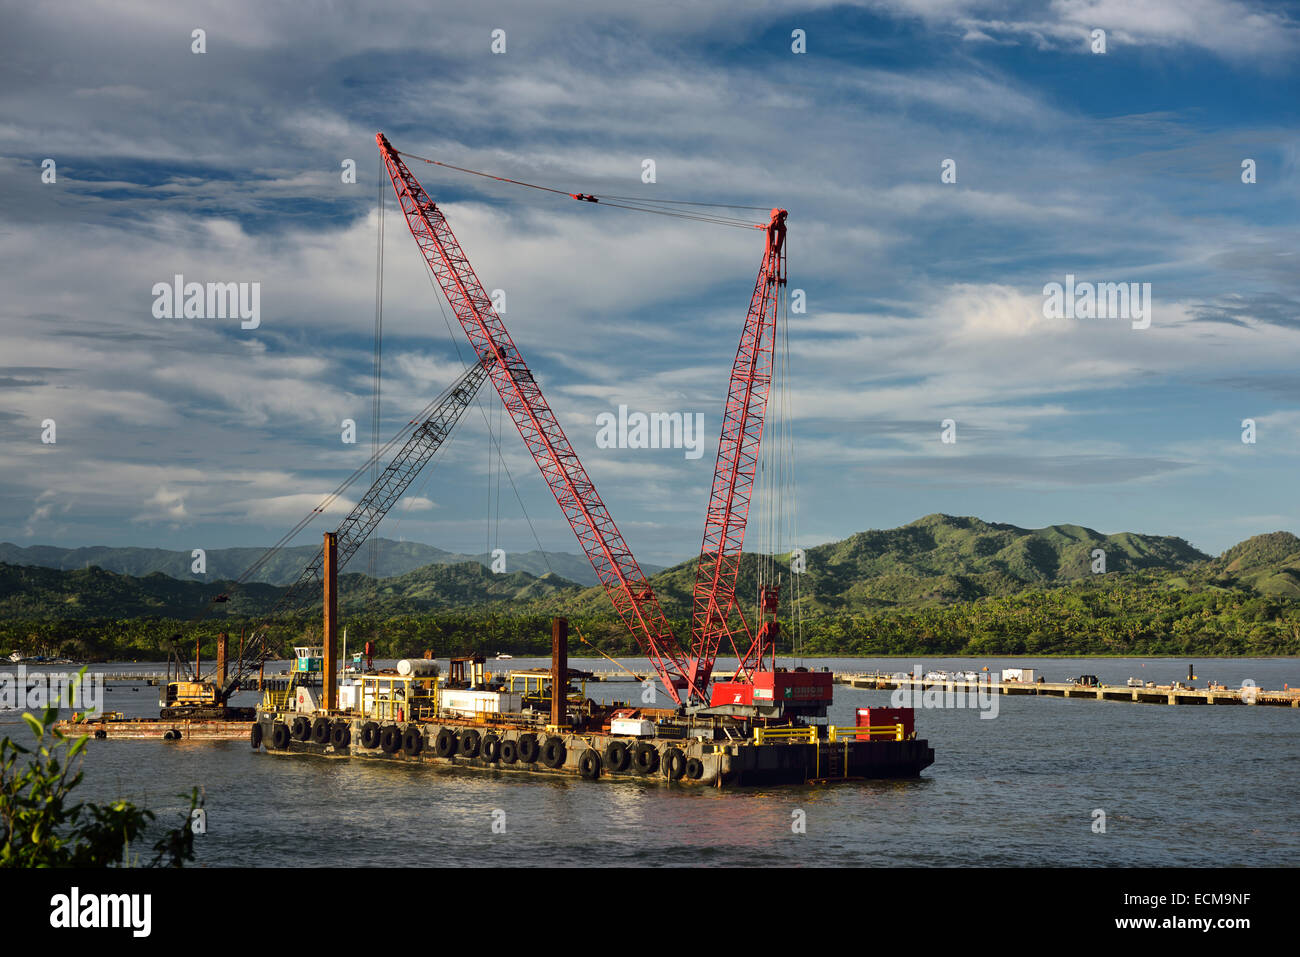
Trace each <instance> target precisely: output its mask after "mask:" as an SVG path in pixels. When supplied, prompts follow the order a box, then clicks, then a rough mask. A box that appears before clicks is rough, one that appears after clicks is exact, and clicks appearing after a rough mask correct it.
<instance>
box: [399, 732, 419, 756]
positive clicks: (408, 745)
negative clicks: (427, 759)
mask: <svg viewBox="0 0 1300 957" xmlns="http://www.w3.org/2000/svg"><path fill="white" fill-rule="evenodd" d="M402 750H403V751H405V752H406V753H407V754H409V755H410V756H411V757H415V756H416V755H417V754H419V753H420V752H421V751H423V750H424V735H423V734H421V733H420V729H419V728H417V727H416V726H415V725H413V724H408V725H407V726H406V732H405V733H404V734H403V735H402Z"/></svg>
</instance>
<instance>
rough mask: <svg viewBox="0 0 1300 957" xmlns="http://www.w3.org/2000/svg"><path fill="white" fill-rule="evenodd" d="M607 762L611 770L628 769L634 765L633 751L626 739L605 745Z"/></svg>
mask: <svg viewBox="0 0 1300 957" xmlns="http://www.w3.org/2000/svg"><path fill="white" fill-rule="evenodd" d="M605 763H606V764H608V765H609V769H610V770H611V771H626V770H627V769H628V768H630V767H631V766H632V752H631V751H629V750H628V747H627V742H626V741H611V742H609V744H607V745H605Z"/></svg>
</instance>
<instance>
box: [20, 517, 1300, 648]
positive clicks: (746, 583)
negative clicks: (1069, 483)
mask: <svg viewBox="0 0 1300 957" xmlns="http://www.w3.org/2000/svg"><path fill="white" fill-rule="evenodd" d="M1100 553H1104V555H1105V574H1098V573H1096V572H1094V567H1098V568H1099V567H1100V566H1099V565H1098V564H1097V563H1098V557H1099V555H1100ZM794 558H795V556H782V557H781V558H780V559H779V560H778V562H777V563H776V566H775V567H776V568H778V569H780V570H781V572H782V573H781V584H782V596H781V607H782V617H783V618H784V619H785V620H786V623H785V625H784V626H783V627H784V631H783V637H782V639H781V642H782V643H781V650H782V653H783V654H784V653H788V652H790V651H795V652H797V653H800V654H810V655H816V654H823V655H826V654H841V655H842V654H850V655H869V656H874V655H915V654H920V655H940V654H942V655H963V654H967V655H969V654H975V655H998V654H1001V655H1023V654H1031V655H1050V654H1064V655H1093V654H1137V655H1162V654H1176V655H1184V654H1196V655H1294V654H1300V538H1297V537H1296V536H1294V535H1292V534H1290V533H1288V532H1274V533H1271V534H1267V535H1259V536H1256V537H1254V538H1251V539H1247V540H1246V541H1244V542H1241V543H1240V544H1238V545H1235V546H1233V547H1232V548H1230V549H1228V550H1227V551H1226V552H1224V553H1223V554H1222V555H1219V556H1218V557H1211V556H1209V555H1206V554H1204V553H1202V552H1200V551H1198V550H1197V549H1195V548H1193V547H1192V546H1191V545H1189V544H1188V543H1187V542H1186V541H1184V540H1182V539H1180V538H1173V537H1167V536H1153V535H1137V534H1130V533H1126V534H1117V535H1103V534H1101V533H1099V532H1096V531H1093V530H1092V529H1088V528H1083V527H1081V526H1077V525H1053V526H1050V527H1048V528H1039V529H1026V528H1019V527H1017V526H1014V525H1002V524H994V523H989V522H984V521H981V520H979V519H976V518H960V517H953V516H948V515H928V516H926V517H925V518H922V519H918V520H917V521H915V522H911V523H909V524H907V525H904V526H902V527H901V528H894V529H885V530H878V531H867V532H861V533H859V534H856V535H852V536H850V537H848V538H846V539H844V540H842V541H838V542H831V543H828V544H825V545H818V546H816V547H812V548H808V549H805V550H804V554H803V556H802V558H803V562H804V566H805V570H804V572H803V573H802V574H800V575H799V576H797V578H794V577H792V576H791V575H790V574H789V573H788V571H787V570H786V569H788V565H787V563H788V562H789V561H790V560H792V559H794ZM305 560H306V558H305V557H304V561H305ZM769 561H770V560H769ZM758 567H759V566H758V559H757V558H756V557H755V556H752V555H746V556H745V558H744V560H743V561H742V563H741V573H740V579H739V584H738V588H737V595H738V596H739V597H740V599H741V602H742V603H743V605H744V607H745V608H746V609H747V610H748V609H750V608H752V607H753V600H754V595H755V587H756V581H757V577H756V573H757V570H758ZM294 574H295V575H296V569H295V571H294ZM694 577H695V563H694V561H691V562H684V563H682V564H680V565H676V566H674V567H672V568H669V569H665V570H663V571H660V572H658V573H657V574H655V575H653V576H652V577H651V583H652V585H653V587H654V589H655V591H656V594H657V595H658V596H659V598H660V602H661V604H662V605H663V608H664V611H665V613H666V614H667V615H668V617H669V619H670V620H671V622H672V627H673V630H674V632H675V633H676V634H677V635H678V636H679V638H681V637H682V636H683V635H687V634H689V631H690V611H691V609H690V603H691V591H692V587H693V584H694ZM283 592H284V589H283V587H281V586H278V585H274V584H269V583H265V582H253V583H249V584H246V585H243V586H236V585H235V584H234V583H232V582H229V581H223V582H207V583H203V582H199V581H194V580H182V579H178V578H173V577H170V576H167V575H164V574H161V573H158V572H154V573H151V574H147V575H142V576H135V575H129V574H123V573H119V572H113V571H108V570H105V569H102V568H97V567H90V568H79V569H74V570H59V569H53V568H43V567H36V566H31V565H12V564H5V563H0V646H9V647H10V648H14V649H20V650H22V651H23V653H26V654H44V655H67V656H71V657H76V658H79V659H83V660H84V659H93V658H101V659H102V658H115V659H134V660H140V659H144V660H157V658H158V657H159V652H160V649H162V648H165V646H166V643H167V639H168V637H169V636H170V635H172V634H174V633H181V634H182V636H183V639H184V640H185V641H186V642H190V643H192V642H193V641H194V640H195V638H198V639H199V640H201V641H202V642H203V643H204V646H205V648H207V649H208V650H207V651H206V652H205V654H208V655H210V654H211V653H212V652H211V648H212V642H213V640H214V638H215V634H216V632H217V631H218V630H223V629H224V630H237V631H238V632H239V633H240V634H244V633H246V631H247V629H248V628H249V627H250V626H251V625H253V624H256V623H257V622H258V621H261V620H263V617H264V616H265V615H266V614H267V612H268V611H269V610H270V609H272V608H273V607H274V606H275V604H276V602H277V600H278V599H279V598H280V596H281V595H282V594H283ZM219 593H220V594H224V595H226V596H227V599H228V600H226V601H222V602H220V603H213V602H212V599H213V597H214V596H215V595H217V594H219ZM304 597H305V599H306V601H305V604H303V605H302V606H301V608H300V609H299V610H298V611H297V612H295V613H294V614H291V615H282V616H279V618H278V624H277V626H276V632H275V633H276V636H277V637H276V639H275V640H276V641H277V642H278V643H279V644H280V645H281V646H282V647H287V645H288V644H291V643H293V642H295V641H297V640H300V639H301V640H318V639H317V638H316V637H314V636H318V635H319V629H320V606H319V598H318V597H316V596H304ZM339 600H340V605H341V610H342V614H343V618H344V624H345V625H349V626H351V631H352V634H353V637H354V639H355V638H364V639H365V640H373V641H374V642H375V643H376V647H377V649H378V650H377V654H378V655H379V656H380V657H400V656H405V655H409V654H415V653H419V652H420V651H421V650H423V649H426V648H437V649H438V650H439V653H440V654H448V653H451V654H463V653H468V652H470V651H480V652H488V653H493V652H496V651H508V652H510V653H512V654H515V655H524V654H545V653H546V651H547V649H548V648H549V626H548V621H549V618H550V616H552V615H555V614H564V615H566V616H568V617H569V618H570V619H571V621H572V623H573V624H574V626H575V627H574V629H573V630H571V634H575V635H576V636H577V637H576V641H577V642H578V643H579V644H581V643H582V642H586V643H587V644H594V645H596V646H597V647H599V648H601V649H603V650H604V651H605V652H607V653H610V654H636V653H637V651H638V649H637V647H636V644H635V642H634V640H633V638H632V636H631V635H630V634H629V633H628V631H627V629H626V628H624V627H623V625H622V623H621V622H619V621H618V620H617V618H616V617H615V615H614V612H613V609H612V607H611V605H610V602H609V599H608V597H607V596H606V595H605V593H604V591H603V589H601V588H599V587H585V586H583V585H581V584H578V583H575V582H573V581H569V580H566V579H564V578H560V577H559V576H557V575H553V574H547V575H542V576H537V575H533V574H531V573H529V572H527V571H512V572H510V573H509V574H493V573H492V572H491V571H489V570H488V569H487V568H485V567H484V566H483V564H481V563H480V562H477V561H466V562H459V563H452V564H447V563H441V564H428V565H424V566H422V567H419V568H416V569H413V570H409V571H405V572H403V573H401V574H396V575H391V576H387V577H383V578H378V579H375V578H369V577H366V576H364V575H359V574H344V575H341V576H340V579H339ZM205 609H206V614H203V615H202V617H200V614H201V613H203V612H204V611H205ZM794 610H798V611H799V612H801V614H800V615H799V616H798V619H799V621H800V622H801V623H800V624H798V626H797V627H795V616H793V614H792V612H793V611H794ZM579 644H575V645H574V646H573V650H574V651H575V652H576V651H578V650H581V649H580V648H579ZM189 647H192V644H190V645H189ZM583 647H584V648H585V646H583Z"/></svg>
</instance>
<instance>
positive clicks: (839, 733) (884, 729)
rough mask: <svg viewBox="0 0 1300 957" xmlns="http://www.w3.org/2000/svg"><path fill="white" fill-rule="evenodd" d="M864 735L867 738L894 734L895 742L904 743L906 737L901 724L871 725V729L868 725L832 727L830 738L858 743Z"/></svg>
mask: <svg viewBox="0 0 1300 957" xmlns="http://www.w3.org/2000/svg"><path fill="white" fill-rule="evenodd" d="M864 734H865V735H867V736H871V735H877V734H892V735H893V736H894V740H895V741H902V740H903V738H904V736H905V735H904V733H903V725H902V724H901V723H900V724H880V725H871V726H870V727H868V726H867V725H861V726H858V725H850V726H849V727H844V728H837V727H832V728H831V729H830V736H831V740H832V741H846V740H850V739H851V740H854V741H856V740H857V739H858V737H859V736H860V735H864Z"/></svg>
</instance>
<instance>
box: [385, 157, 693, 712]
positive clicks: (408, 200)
mask: <svg viewBox="0 0 1300 957" xmlns="http://www.w3.org/2000/svg"><path fill="white" fill-rule="evenodd" d="M375 141H376V142H377V143H378V144H379V151H380V154H381V155H382V157H383V160H384V166H385V168H386V169H387V171H388V176H389V178H390V179H391V180H392V182H393V189H394V191H396V193H397V200H398V203H399V204H400V205H401V207H402V213H403V215H404V216H405V217H406V225H407V226H408V227H409V228H410V230H411V235H412V236H414V237H415V241H416V243H417V244H418V245H419V247H420V251H421V253H423V254H424V259H425V261H426V262H427V263H428V264H429V268H430V270H432V272H433V275H434V278H435V279H436V280H437V282H438V285H439V286H440V287H441V288H442V292H443V295H445V296H446V297H447V302H448V303H449V304H450V305H451V308H452V311H453V312H454V313H455V314H456V318H457V319H458V320H459V321H460V324H461V327H462V328H463V329H464V330H465V335H466V336H468V337H469V341H470V344H471V345H472V346H473V347H474V351H475V352H477V353H478V356H479V359H480V360H481V361H482V362H483V363H484V365H485V366H487V369H488V375H489V376H490V377H491V379H492V384H493V385H494V386H496V390H497V392H498V393H500V395H501V401H502V402H503V403H505V407H506V411H507V412H508V413H509V414H510V418H511V419H512V420H513V421H514V423H515V427H516V428H518V429H519V434H520V436H521V437H522V438H523V440H524V444H525V445H526V446H528V451H529V452H531V453H532V456H533V459H534V460H535V461H536V462H537V467H538V468H539V469H541V472H542V476H543V478H545V480H546V484H547V485H548V486H549V487H550V489H551V492H552V493H553V494H554V495H555V501H556V502H557V503H558V504H559V506H560V509H561V511H563V512H564V517H565V518H567V519H568V520H569V524H570V525H571V526H572V527H573V531H574V534H575V535H577V537H578V541H579V543H580V544H581V545H582V548H583V551H585V552H586V553H587V558H588V559H590V560H591V564H592V567H593V568H594V569H595V570H596V575H597V577H598V578H599V579H600V583H601V584H602V585H603V586H604V587H605V591H606V593H607V594H608V595H609V597H610V600H611V601H612V602H613V603H614V608H615V610H616V611H617V612H618V614H619V617H620V618H622V619H623V622H624V624H625V625H627V627H628V629H629V630H630V631H631V632H632V634H633V636H634V637H635V638H636V640H637V643H638V645H640V647H641V651H642V653H644V654H645V656H646V657H647V658H649V659H650V663H651V665H652V666H653V667H654V669H655V671H656V672H657V673H658V674H659V677H660V679H661V680H662V681H663V684H664V687H665V689H667V691H668V693H669V695H671V696H672V699H673V701H674V702H676V703H677V704H679V705H680V704H682V703H683V702H682V694H683V692H687V693H688V694H689V696H690V697H692V698H694V699H696V700H700V701H703V700H706V696H705V691H706V689H705V687H704V686H703V685H701V684H696V683H694V682H692V681H691V680H690V678H688V677H687V673H686V656H685V655H684V654H683V652H682V650H681V648H680V647H679V646H678V644H677V639H676V638H675V637H674V636H673V633H672V629H671V628H670V627H669V624H668V619H667V618H666V617H665V616H664V613H663V609H662V608H660V606H659V599H658V598H656V597H655V593H654V590H653V589H652V588H651V587H650V583H649V582H648V581H647V580H646V576H645V573H644V572H642V571H641V567H640V566H639V565H638V564H637V561H636V559H635V558H634V557H633V556H632V552H631V550H630V549H629V548H628V547H627V544H626V543H625V542H624V541H623V536H622V535H621V534H620V533H619V530H618V527H617V526H616V525H615V524H614V519H613V518H612V517H611V516H610V514H609V511H608V509H606V508H605V503H604V502H602V501H601V499H600V496H599V495H598V494H597V492H596V486H595V484H594V483H593V482H592V480H591V478H590V476H588V475H587V472H586V470H585V469H584V468H583V467H582V463H581V462H580V461H579V460H578V454H577V453H576V452H575V451H574V449H573V446H572V444H571V443H570V442H569V439H568V437H567V436H566V435H565V434H564V430H563V429H562V428H561V427H560V423H559V422H558V421H557V420H556V418H555V414H554V413H553V412H552V411H551V407H550V406H549V405H548V404H547V402H546V399H545V398H544V397H543V396H542V391H541V389H540V388H539V387H538V385H537V382H536V380H535V379H534V378H533V374H532V372H531V371H530V370H529V368H528V364H527V363H526V362H525V361H524V357H523V355H521V354H520V352H519V349H518V347H517V346H516V345H515V343H514V340H513V339H511V337H510V333H509V332H508V331H506V327H505V324H504V323H502V321H501V317H500V316H499V315H498V314H497V311H496V309H494V308H493V306H492V301H491V299H489V298H488V295H487V293H486V292H485V291H484V289H483V285H482V283H480V282H479V280H478V276H477V275H475V273H474V268H473V267H472V266H471V265H470V263H469V259H468V257H466V255H465V253H464V251H463V250H462V249H461V247H460V243H458V242H457V241H456V237H455V236H454V235H453V234H452V231H451V227H450V226H448V224H447V220H446V217H444V216H443V214H442V211H441V210H439V209H438V207H437V205H436V204H435V203H434V201H433V199H432V198H431V197H430V196H429V194H428V193H427V192H425V190H424V187H423V186H421V185H420V183H419V181H418V180H416V178H415V176H414V175H412V173H411V171H410V170H409V169H408V168H407V166H406V163H405V162H404V161H403V160H402V158H401V157H400V156H399V155H398V153H397V151H396V150H395V149H394V148H393V145H392V144H391V143H389V142H388V137H386V136H384V134H383V133H377V134H375ZM584 198H585V197H584Z"/></svg>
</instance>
